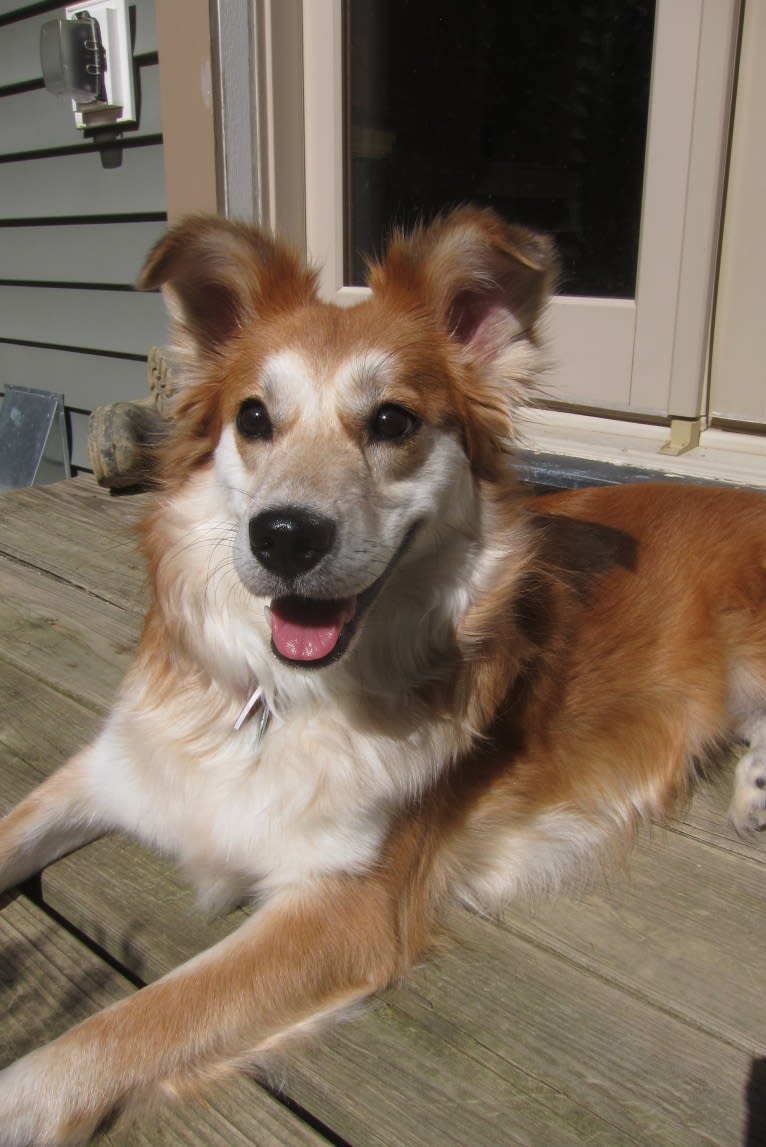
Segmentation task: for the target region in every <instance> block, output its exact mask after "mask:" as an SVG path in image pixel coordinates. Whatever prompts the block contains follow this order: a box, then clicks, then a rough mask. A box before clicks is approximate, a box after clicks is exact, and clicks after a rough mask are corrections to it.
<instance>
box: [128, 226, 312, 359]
mask: <svg viewBox="0 0 766 1147" xmlns="http://www.w3.org/2000/svg"><path fill="white" fill-rule="evenodd" d="M136 286H137V287H138V289H139V290H142V291H151V290H154V289H155V288H157V287H162V291H163V295H164V296H165V300H166V303H167V306H168V311H169V313H170V316H171V319H172V320H173V325H174V332H173V333H174V336H175V340H176V342H177V345H178V346H179V349H182V350H186V351H189V350H191V351H192V352H196V353H197V354H202V355H203V356H210V355H215V354H216V353H217V352H219V351H220V349H221V348H222V347H223V346H224V345H225V343H226V341H227V340H228V339H229V338H230V336H231V335H233V334H234V333H235V331H236V330H237V329H239V328H242V327H243V326H246V325H247V324H249V323H252V322H256V321H257V320H258V319H259V318H263V317H264V316H265V315H266V314H269V313H274V312H276V311H278V310H282V309H286V308H289V307H295V306H296V305H298V304H299V303H301V302H308V301H309V300H310V299H312V298H314V297H315V295H316V275H315V273H314V272H313V271H311V270H310V269H309V268H308V267H306V266H305V265H304V264H303V263H302V262H301V260H300V259H299V257H298V256H297V255H296V254H295V253H294V252H293V251H292V250H291V249H290V248H289V247H288V246H286V245H285V244H283V243H278V242H276V241H275V240H274V239H272V238H270V237H269V236H268V235H266V234H264V233H263V232H262V231H259V230H258V229H257V228H255V227H248V226H245V225H244V224H237V223H230V222H228V221H227V220H225V219H221V218H218V217H217V216H212V215H211V216H205V215H200V216H192V217H190V218H188V219H186V220H184V221H182V222H181V223H178V224H177V225H176V226H174V227H172V228H171V229H170V231H169V232H168V233H167V235H166V236H165V237H164V238H162V239H160V241H159V242H158V243H157V245H156V246H155V247H154V249H153V250H152V251H151V252H150V254H149V257H148V259H147V261H146V264H145V266H144V268H143V271H142V272H141V275H140V276H139V279H138V282H137V284H136Z"/></svg>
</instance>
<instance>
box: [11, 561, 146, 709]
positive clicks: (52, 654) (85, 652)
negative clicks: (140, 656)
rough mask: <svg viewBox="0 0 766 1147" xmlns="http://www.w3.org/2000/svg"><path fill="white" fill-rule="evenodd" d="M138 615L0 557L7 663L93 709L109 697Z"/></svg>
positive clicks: (127, 658) (135, 634)
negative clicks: (94, 599)
mask: <svg viewBox="0 0 766 1147" xmlns="http://www.w3.org/2000/svg"><path fill="white" fill-rule="evenodd" d="M140 626H141V621H140V616H139V614H138V613H137V612H135V611H134V610H126V609H124V608H122V607H121V606H117V605H113V604H112V603H111V602H105V601H103V600H99V602H98V608H96V609H94V603H93V595H92V594H90V593H88V592H87V591H85V590H82V589H78V588H76V587H74V586H71V585H69V584H67V583H66V582H58V583H57V584H56V586H55V588H54V587H52V586H51V583H50V577H48V576H47V575H45V574H41V573H39V572H38V571H37V570H35V569H30V568H29V567H28V566H21V565H20V564H19V563H18V562H11V561H8V560H3V559H2V558H0V648H2V654H0V656H2V657H3V658H4V659H5V660H7V661H9V662H10V663H11V664H13V665H16V666H17V667H19V668H24V669H25V670H26V671H27V672H28V673H31V674H33V675H35V676H37V677H38V678H39V679H40V680H42V681H46V682H47V683H48V684H49V685H51V686H53V687H54V688H56V689H58V690H59V691H60V692H62V693H64V694H66V695H68V696H71V697H74V698H76V699H77V700H79V701H80V702H81V703H83V704H85V705H89V706H92V707H93V708H94V709H96V710H103V709H104V708H105V707H106V706H107V705H109V704H110V703H111V701H112V699H113V698H114V695H115V693H116V690H117V687H118V685H119V684H120V681H121V680H122V677H123V674H124V673H125V670H126V669H127V667H128V664H129V663H130V657H131V654H132V650H133V648H134V645H135V642H136V639H137V637H138V634H139V631H140Z"/></svg>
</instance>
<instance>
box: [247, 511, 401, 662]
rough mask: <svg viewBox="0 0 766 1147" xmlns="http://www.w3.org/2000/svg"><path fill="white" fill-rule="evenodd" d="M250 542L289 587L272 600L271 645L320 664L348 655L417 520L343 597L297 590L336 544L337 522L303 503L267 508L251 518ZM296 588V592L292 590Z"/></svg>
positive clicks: (285, 657) (286, 656)
mask: <svg viewBox="0 0 766 1147" xmlns="http://www.w3.org/2000/svg"><path fill="white" fill-rule="evenodd" d="M248 529H249V537H250V548H251V550H252V553H253V555H254V557H255V558H256V560H257V561H258V563H259V564H260V565H261V566H262V567H263V568H264V569H265V570H267V571H268V572H269V573H270V574H272V575H274V576H275V577H277V578H279V580H280V582H281V583H282V584H283V585H284V588H285V591H286V592H284V593H282V594H278V595H277V596H276V597H274V598H273V599H272V601H271V604H270V606H269V610H268V615H269V619H270V624H271V646H272V650H273V652H274V653H275V655H276V656H277V657H278V658H279V659H280V660H281V661H284V662H286V663H287V664H290V665H300V666H303V667H305V668H320V667H321V666H323V665H328V664H331V663H332V662H333V661H337V660H338V659H339V658H340V657H342V656H343V654H344V653H345V651H346V649H347V648H348V646H349V643H350V641H351V638H352V637H353V634H354V631H355V629H356V626H357V623H358V622H359V620H360V617H361V616H362V614H363V613H364V612H365V611H366V609H367V608H368V606H369V605H371V603H372V602H373V601H374V599H375V597H376V596H377V594H378V592H379V591H380V589H381V587H382V585H383V584H384V582H385V580H386V578H387V577H388V575H389V573H390V572H391V570H392V569H393V568H394V566H395V565H396V564H397V562H398V560H399V558H400V557H401V556H402V554H403V553H404V551H405V550H406V549H407V548H408V546H409V544H410V541H411V540H412V537H413V536H414V534H415V532H416V529H417V526H416V525H414V526H412V527H410V529H409V530H408V531H407V534H406V535H405V537H404V539H403V541H402V543H401V545H400V546H399V548H398V549H397V551H396V553H395V554H394V555H393V557H392V559H391V561H390V562H389V564H388V566H387V567H386V569H385V570H384V571H383V572H382V574H381V575H380V576H379V577H378V578H376V580H375V581H374V582H373V583H372V584H371V585H368V586H367V587H366V588H365V589H363V590H361V591H360V592H359V593H358V594H354V595H353V596H351V597H343V598H321V597H308V596H304V595H303V594H301V593H296V592H294V590H295V588H296V587H297V585H299V584H300V581H301V578H302V577H303V575H305V574H308V573H311V571H312V570H314V569H316V568H317V567H318V566H319V564H320V563H321V561H322V559H323V558H325V557H327V556H328V555H329V554H330V553H331V551H332V549H333V546H334V545H335V538H336V526H335V522H334V521H333V520H332V518H328V517H325V516H324V515H323V514H318V513H316V512H315V511H313V510H308V509H306V508H304V507H301V506H284V507H278V508H275V509H270V510H264V511H262V512H261V513H260V514H257V515H256V516H255V517H254V518H252V519H251V520H250V523H249V527H248ZM291 591H293V592H291Z"/></svg>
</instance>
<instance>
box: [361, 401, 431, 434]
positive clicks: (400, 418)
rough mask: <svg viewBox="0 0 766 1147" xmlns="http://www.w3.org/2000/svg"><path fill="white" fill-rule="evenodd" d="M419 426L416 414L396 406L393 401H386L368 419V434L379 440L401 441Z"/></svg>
mask: <svg viewBox="0 0 766 1147" xmlns="http://www.w3.org/2000/svg"><path fill="white" fill-rule="evenodd" d="M419 426H420V419H419V418H418V417H417V415H415V414H412V413H411V412H410V411H409V410H405V408H404V407H403V406H396V405H395V404H394V403H393V402H386V403H384V405H383V406H381V407H380V409H379V410H376V411H375V413H374V414H373V416H372V419H371V420H370V435H371V436H372V437H373V438H376V439H377V440H378V441H379V442H403V441H404V439H405V438H409V437H410V435H411V434H414V433H415V431H416V430H417V429H418V427H419Z"/></svg>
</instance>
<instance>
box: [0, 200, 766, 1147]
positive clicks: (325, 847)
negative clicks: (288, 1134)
mask: <svg viewBox="0 0 766 1147" xmlns="http://www.w3.org/2000/svg"><path fill="white" fill-rule="evenodd" d="M554 263H555V260H554V256H553V251H552V249H551V245H550V243H549V242H548V241H547V240H546V239H545V238H543V237H541V236H538V235H535V234H532V233H530V232H528V231H525V230H523V229H521V228H513V227H508V226H507V225H506V224H504V223H503V222H502V221H500V220H499V219H498V218H496V217H495V216H493V215H492V214H491V213H486V212H480V211H476V210H472V209H463V210H460V211H458V212H455V213H453V214H451V215H449V216H447V217H445V218H444V219H441V220H439V221H437V222H436V223H434V224H433V225H432V226H430V227H428V228H426V229H420V230H417V231H416V232H414V233H413V234H411V235H408V236H404V235H400V236H397V237H395V238H394V240H393V242H392V243H391V245H390V247H389V250H388V253H387V254H386V256H385V258H384V259H383V260H382V262H380V263H379V264H377V265H375V266H373V267H372V268H371V271H370V285H371V287H372V295H371V297H370V298H369V300H368V301H366V302H364V303H362V304H360V305H359V306H357V307H355V308H353V309H349V310H343V309H339V308H336V307H334V306H330V305H327V304H325V303H323V302H321V301H319V299H318V298H317V295H316V289H315V278H314V275H313V273H312V272H311V271H310V270H308V269H307V268H306V267H304V266H303V265H302V264H301V262H300V261H299V260H298V259H297V258H296V257H295V256H294V255H293V254H292V253H291V252H290V251H289V250H288V249H287V248H285V247H284V246H282V245H281V244H279V243H276V242H273V241H272V240H271V239H270V238H268V237H266V236H265V235H263V234H261V233H259V232H257V231H255V230H251V229H248V228H245V227H239V226H235V225H232V224H229V223H226V222H223V221H221V220H216V219H195V220H191V221H188V222H186V223H184V224H181V225H180V226H178V227H177V228H175V229H174V230H173V231H171V232H170V234H169V235H168V236H167V238H165V239H164V240H162V242H161V243H160V244H159V245H158V247H157V248H156V249H155V251H154V252H153V253H152V254H151V256H150V258H149V261H148V263H147V266H146V269H145V271H144V275H143V280H142V285H143V286H144V287H146V288H153V287H157V286H160V285H161V286H163V288H164V290H165V292H166V296H167V299H168V304H169V307H170V310H171V313H172V314H173V316H174V317H175V323H176V338H177V344H178V348H179V352H180V353H181V354H182V356H183V358H184V362H185V367H184V371H185V384H184V387H183V391H182V394H181V397H180V400H179V405H178V410H177V416H176V420H175V430H174V432H173V436H172V439H171V440H170V441H169V443H168V444H167V445H166V447H165V448H164V455H163V458H162V483H161V489H160V491H159V493H158V496H157V498H156V502H155V505H154V508H153V509H152V510H151V512H150V513H149V515H148V517H147V519H146V522H145V524H144V526H143V535H142V536H143V546H144V551H145V555H146V559H147V563H148V568H149V572H150V577H151V585H152V588H153V596H152V603H151V606H150V609H149V612H148V616H147V618H146V623H145V626H144V630H143V635H142V637H141V640H140V644H139V647H138V651H137V653H136V657H135V661H134V664H133V667H132V669H131V670H130V672H129V673H128V675H127V678H126V680H125V682H124V685H123V687H122V690H121V692H120V695H119V697H118V699H117V701H116V703H115V706H114V708H113V710H112V713H111V715H110V717H109V719H108V720H107V722H106V724H105V727H104V729H103V731H102V732H101V733H100V735H99V736H98V738H97V739H96V741H95V742H94V743H93V744H92V745H91V746H90V747H89V748H87V749H85V750H84V751H83V752H82V753H80V754H79V755H78V756H77V757H76V758H74V759H73V760H72V761H70V762H69V763H67V764H65V765H64V766H63V767H62V768H61V769H60V770H59V771H58V772H56V773H54V774H53V775H52V777H51V778H50V779H49V780H48V781H47V782H46V783H44V784H43V785H42V786H41V787H40V788H39V789H38V790H37V791H36V792H34V793H32V795H31V796H30V797H29V798H28V799H27V800H26V801H24V802H23V803H22V804H21V805H20V806H19V807H18V808H17V809H16V810H15V811H13V812H12V813H11V814H10V815H9V816H8V817H7V818H6V819H5V821H4V822H2V825H1V826H0V883H2V885H3V886H9V885H11V884H13V883H14V882H17V881H19V880H21V879H23V878H25V877H26V876H28V875H29V874H30V873H32V872H34V871H36V870H37V869H38V868H39V867H40V866H42V865H44V864H46V863H48V862H50V861H51V860H53V859H55V858H56V857H57V856H59V855H62V854H63V853H64V852H66V851H69V850H71V849H72V848H74V847H77V846H79V845H81V844H84V843H85V842H86V841H88V840H90V839H92V838H94V837H95V836H97V835H99V834H101V833H104V832H108V831H113V830H120V831H124V832H127V833H132V834H134V835H136V836H138V837H140V838H141V839H142V840H144V841H146V842H148V843H149V844H152V845H155V846H156V847H158V848H160V849H162V850H163V851H165V852H169V853H171V854H173V855H174V856H175V857H176V858H177V859H178V862H179V863H180V865H181V866H182V867H183V869H184V870H185V871H186V873H187V875H188V877H189V879H190V880H191V881H193V882H194V884H195V885H196V887H197V889H198V891H199V895H200V899H201V901H202V902H203V903H204V904H205V905H206V906H208V907H209V906H225V905H227V904H229V903H231V902H234V901H237V900H241V899H243V898H251V899H257V900H258V901H259V902H260V905H261V906H260V908H259V911H258V912H257V913H256V914H255V915H254V916H253V917H252V919H251V920H250V921H249V922H248V923H247V924H245V925H244V926H243V927H242V928H241V929H239V931H238V932H236V933H235V934H234V935H232V936H231V937H230V938H229V939H227V940H225V941H224V942H223V943H221V944H219V945H218V946H216V947H215V948H213V949H211V950H210V951H208V952H205V953H202V954H201V955H200V956H198V957H197V958H196V959H195V960H193V961H191V962H190V963H189V964H186V965H184V966H183V967H181V968H179V969H178V970H177V971H175V972H174V973H173V974H171V975H169V976H167V977H165V978H164V979H162V980H160V981H159V982H157V983H156V984H153V985H151V986H149V987H147V988H145V989H143V990H142V991H140V992H138V993H136V995H135V996H133V997H132V998H130V999H128V1000H126V1001H125V1002H123V1003H122V1004H119V1005H118V1006H116V1007H113V1008H111V1009H109V1010H108V1011H106V1012H103V1013H101V1014H99V1015H96V1016H94V1017H92V1018H91V1019H89V1020H87V1021H86V1022H85V1023H83V1024H81V1025H79V1026H78V1027H76V1028H74V1029H72V1030H71V1031H70V1032H68V1033H67V1034H65V1035H64V1036H63V1037H62V1038H60V1039H59V1040H57V1041H56V1042H55V1043H53V1044H50V1045H49V1046H48V1047H45V1048H42V1049H40V1050H38V1051H35V1052H33V1053H32V1054H31V1055H29V1056H27V1057H25V1058H24V1059H23V1060H20V1061H19V1062H18V1063H17V1064H15V1065H13V1066H11V1067H10V1068H8V1069H6V1070H5V1071H4V1072H3V1073H2V1074H0V1144H2V1145H3V1147H12V1145H13V1147H18V1145H21V1144H38V1145H40V1144H48V1145H50V1144H65V1143H70V1142H78V1141H80V1140H82V1139H83V1138H85V1137H87V1136H88V1134H90V1133H91V1132H92V1131H93V1129H94V1128H95V1127H96V1126H97V1125H98V1123H99V1121H101V1120H102V1119H103V1118H104V1117H105V1116H106V1115H107V1114H109V1113H110V1112H112V1111H113V1110H114V1109H116V1108H119V1107H121V1106H123V1105H124V1104H125V1103H126V1102H127V1101H128V1100H130V1099H133V1098H135V1097H137V1096H139V1097H140V1095H141V1094H142V1093H145V1092H146V1091H148V1090H152V1089H155V1090H156V1089H157V1088H159V1089H160V1090H163V1089H169V1088H175V1087H176V1086H177V1085H181V1084H183V1083H184V1082H185V1081H188V1080H196V1079H199V1078H201V1077H202V1076H203V1075H204V1073H205V1072H206V1071H207V1070H213V1069H216V1068H218V1067H220V1065H222V1064H226V1063H231V1064H234V1063H241V1062H243V1061H248V1060H252V1059H253V1058H255V1057H257V1056H258V1055H259V1054H261V1053H263V1052H264V1051H265V1050H268V1049H270V1048H274V1047H277V1046H281V1045H283V1044H284V1043H286V1042H287V1041H288V1040H289V1038H290V1036H291V1034H292V1033H294V1032H297V1031H302V1030H304V1029H305V1028H306V1026H307V1025H309V1026H310V1025H311V1024H312V1023H314V1022H315V1021H316V1020H318V1019H323V1018H325V1017H327V1016H329V1015H331V1014H333V1013H334V1012H337V1011H338V1010H339V1009H341V1008H343V1007H344V1006H346V1005H348V1004H350V1003H353V1002H354V1001H356V1000H358V999H360V998H363V997H364V996H366V995H367V994H369V993H370V992H372V991H375V990H377V989H381V988H383V987H385V986H386V985H387V984H389V983H390V982H391V981H392V980H394V979H395V978H397V977H399V976H401V975H403V974H404V973H406V971H407V969H408V967H409V966H410V965H411V964H412V962H413V961H415V960H420V959H422V958H423V956H424V955H425V954H426V953H427V952H428V950H429V947H430V946H431V945H432V943H433V942H434V938H435V936H436V935H437V933H438V927H439V917H440V913H441V910H442V908H443V906H444V905H445V903H446V902H447V901H448V900H449V899H451V898H457V899H459V900H461V901H463V902H464V903H467V904H469V905H472V906H474V907H477V908H479V909H480V910H483V911H495V910H497V909H499V908H501V907H502V906H503V904H504V903H505V902H506V901H507V900H508V898H509V897H511V896H513V895H515V894H516V893H518V892H519V891H521V890H525V889H527V888H534V887H540V886H543V887H547V888H556V887H558V886H559V884H560V883H561V882H562V880H563V879H565V878H566V877H568V876H569V875H570V874H571V873H572V872H574V871H577V870H578V869H579V868H580V867H581V866H582V865H583V864H585V863H587V862H589V861H591V860H592V859H593V858H594V857H597V856H598V855H600V854H601V853H602V851H603V850H604V849H605V848H607V849H609V848H611V849H623V848H624V847H625V846H626V843H628V842H629V841H630V839H631V837H632V835H633V833H634V830H635V827H636V825H637V824H638V823H640V822H641V821H643V820H647V819H651V818H657V817H664V816H666V815H667V814H668V813H669V812H670V811H672V809H673V807H674V806H675V804H676V802H677V801H678V800H679V799H683V798H684V797H685V796H686V794H687V792H688V790H689V786H690V783H691V782H692V780H693V779H694V776H695V775H696V773H697V771H698V770H699V768H700V766H701V765H702V764H703V763H705V762H707V761H709V760H710V759H711V758H712V757H714V756H715V753H716V751H717V750H719V749H720V747H721V746H722V744H723V743H724V742H726V741H728V740H729V739H730V738H732V737H736V736H739V735H747V737H748V738H749V741H750V747H749V749H748V751H747V753H746V755H745V756H744V757H743V758H742V760H741V762H740V764H739V765H738V768H737V774H736V780H735V795H734V799H733V802H732V818H733V820H734V823H735V825H736V827H737V828H738V829H739V830H740V831H743V832H746V831H749V830H750V829H754V828H756V827H762V826H763V825H764V823H765V822H766V719H765V718H764V713H765V712H766V611H765V609H764V604H765V601H764V599H765V598H766V565H765V558H766V500H763V499H761V498H760V497H757V496H755V495H750V494H747V493H737V492H729V491H723V490H698V489H690V488H678V487H670V486H663V485H658V486H656V487H647V486H643V487H640V488H633V487H623V488H615V489H602V490H588V491H582V492H579V493H570V494H561V495H556V496H552V497H547V498H543V499H540V500H537V501H535V502H531V503H530V502H527V501H525V500H524V499H523V497H522V496H521V495H520V493H519V490H518V489H517V486H516V483H515V480H514V477H513V472H512V468H511V465H510V463H509V460H508V457H507V452H508V450H509V448H510V444H511V443H512V442H513V439H514V433H515V432H514V421H515V411H516V407H517V404H518V403H519V402H520V401H523V400H524V396H525V393H526V392H527V390H528V388H529V387H530V385H531V384H532V383H533V382H534V379H535V376H536V374H537V372H538V370H539V369H540V366H541V362H542V357H541V355H542V352H541V348H540V345H539V339H538V334H537V331H538V320H539V317H540V314H541V311H542V308H543V306H544V303H545V300H546V298H547V295H548V292H549V290H550V286H551V283H552V280H553V276H554V274H555V265H554ZM257 690H258V691H259V692H256V691H257ZM249 700H250V701H254V702H255V703H254V706H253V707H254V712H253V713H252V714H251V715H250V716H249V717H246V716H245V706H246V704H247V703H248V701H249ZM264 725H266V727H265V731H264ZM235 726H239V727H235Z"/></svg>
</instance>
